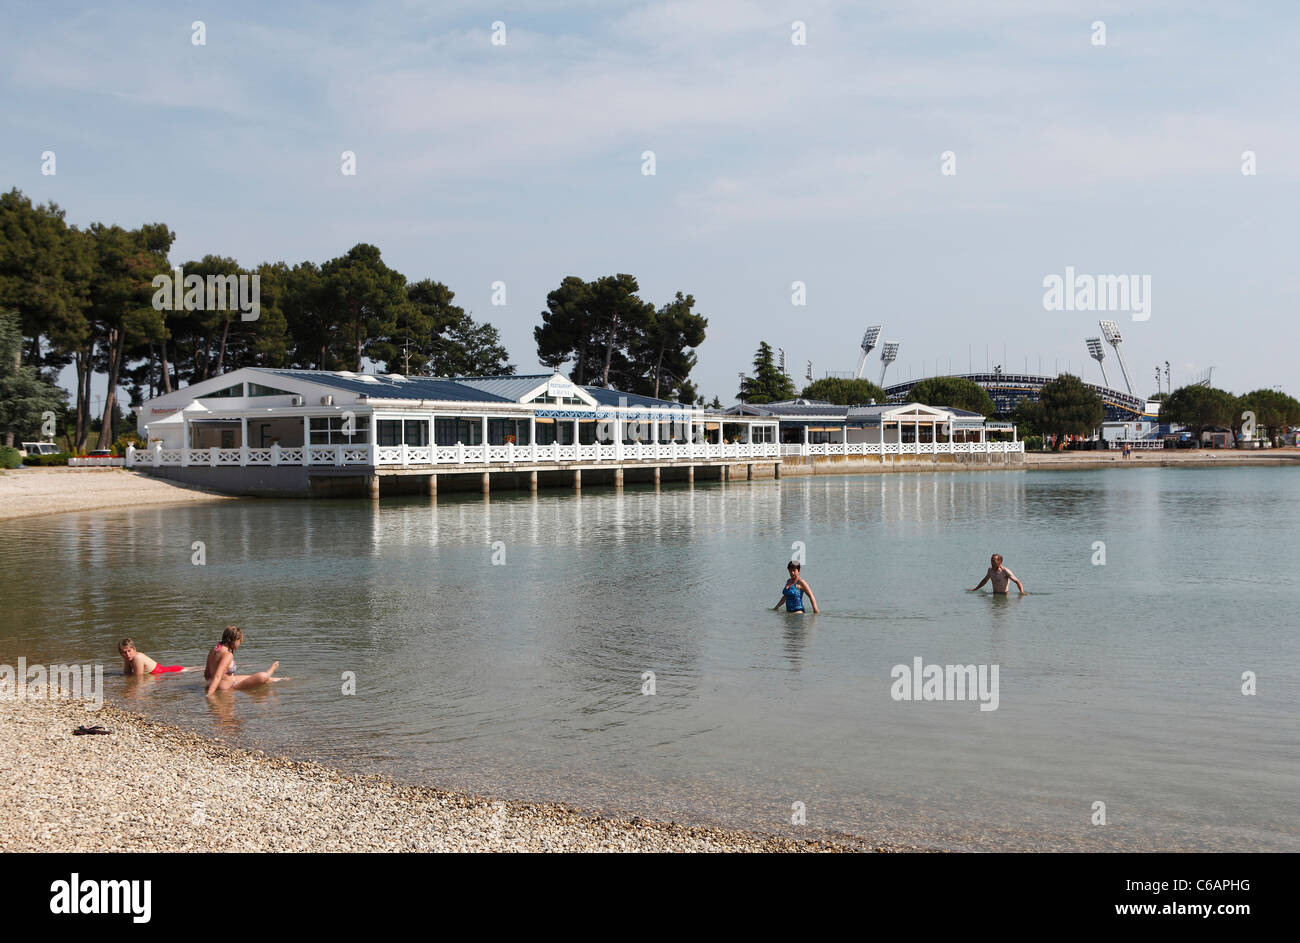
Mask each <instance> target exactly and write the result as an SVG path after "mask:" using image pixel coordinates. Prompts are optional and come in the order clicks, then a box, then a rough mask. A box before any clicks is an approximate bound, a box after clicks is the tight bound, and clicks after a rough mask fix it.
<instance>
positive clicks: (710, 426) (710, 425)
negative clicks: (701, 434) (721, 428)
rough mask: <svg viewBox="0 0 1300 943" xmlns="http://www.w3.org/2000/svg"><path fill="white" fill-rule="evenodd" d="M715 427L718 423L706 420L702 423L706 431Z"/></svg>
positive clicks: (710, 430) (711, 430)
mask: <svg viewBox="0 0 1300 943" xmlns="http://www.w3.org/2000/svg"><path fill="white" fill-rule="evenodd" d="M717 428H718V424H717V423H716V422H706V423H705V424H704V429H705V431H706V432H713V431H714V430H716V429H717Z"/></svg>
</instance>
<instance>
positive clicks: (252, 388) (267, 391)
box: [248, 383, 296, 396]
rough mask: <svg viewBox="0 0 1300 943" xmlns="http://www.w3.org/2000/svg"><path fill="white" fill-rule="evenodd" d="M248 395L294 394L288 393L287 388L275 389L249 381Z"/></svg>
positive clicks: (292, 394)
mask: <svg viewBox="0 0 1300 943" xmlns="http://www.w3.org/2000/svg"><path fill="white" fill-rule="evenodd" d="M248 395H249V396H295V395H296V394H294V393H290V392H289V391H288V390H277V389H276V388H275V387H273V386H262V384H260V383H250V384H248Z"/></svg>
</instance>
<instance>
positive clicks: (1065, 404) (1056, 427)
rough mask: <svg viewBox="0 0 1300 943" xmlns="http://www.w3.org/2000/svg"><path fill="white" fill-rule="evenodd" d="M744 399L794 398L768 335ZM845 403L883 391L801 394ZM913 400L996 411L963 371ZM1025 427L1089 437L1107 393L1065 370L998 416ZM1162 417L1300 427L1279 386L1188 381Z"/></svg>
mask: <svg viewBox="0 0 1300 943" xmlns="http://www.w3.org/2000/svg"><path fill="white" fill-rule="evenodd" d="M739 393H740V398H741V399H742V400H744V401H745V402H747V403H755V404H757V403H772V402H778V401H781V400H789V399H794V398H795V395H796V393H795V385H794V381H793V380H791V379H790V377H789V376H788V375H786V374H785V373H784V372H783V371H782V370H781V369H780V367H779V366H778V365H777V363H776V359H775V356H774V353H773V350H772V347H771V345H770V344H768V343H767V342H766V341H762V342H760V343H759V345H758V350H757V351H756V352H755V354H754V370H753V376H746V377H744V378H742V379H741V382H740V391H739ZM798 395H799V396H801V397H802V398H804V399H809V400H821V401H823V402H827V403H834V404H837V405H841V406H864V405H867V404H869V403H884V402H885V391H884V390H882V389H881V388H880V387H879V386H877V385H876V384H874V383H872V382H871V381H869V380H858V379H846V378H839V377H826V378H824V379H821V380H816V381H813V382H812V383H809V384H808V385H807V386H805V387H804V388H803V390H802V392H800V393H799V394H798ZM908 398H909V399H910V400H911V401H913V402H917V403H922V404H924V405H926V406H944V407H949V408H953V409H964V410H967V411H970V412H976V413H979V414H980V415H982V416H984V417H986V418H987V417H990V416H994V415H997V409H996V405H995V404H994V402H993V399H992V397H990V396H989V394H988V391H986V390H985V389H984V388H983V387H981V386H980V385H979V384H978V383H976V382H974V381H973V380H968V379H966V378H964V377H930V378H928V379H925V380H922V381H920V382H919V383H917V384H916V385H915V386H914V387H912V391H911V393H910V394H909V395H908ZM999 418H1001V419H1005V420H1010V421H1013V422H1015V423H1016V425H1017V426H1018V427H1019V428H1020V429H1021V430H1022V433H1025V432H1032V433H1034V434H1036V435H1042V436H1052V437H1055V438H1056V439H1057V440H1058V441H1063V440H1064V439H1065V437H1066V436H1087V435H1091V434H1092V433H1093V432H1095V431H1096V430H1097V429H1098V428H1100V426H1101V424H1102V422H1104V421H1105V405H1104V404H1103V403H1102V401H1101V397H1100V396H1099V395H1098V394H1097V393H1096V392H1095V391H1094V390H1093V389H1091V388H1090V387H1089V386H1088V385H1087V384H1086V383H1084V382H1083V380H1082V379H1080V378H1079V377H1077V376H1074V375H1072V374H1068V373H1066V374H1062V375H1060V376H1059V377H1056V378H1054V379H1052V380H1049V381H1048V382H1047V383H1044V384H1043V387H1042V389H1041V390H1040V391H1039V395H1038V398H1037V399H1036V400H1029V399H1025V400H1021V401H1020V403H1019V404H1018V405H1017V407H1016V410H1015V412H1014V413H1013V414H1012V415H1009V416H999ZM1159 418H1160V421H1161V422H1168V423H1173V424H1175V425H1180V426H1185V427H1186V428H1187V429H1188V430H1189V431H1190V432H1191V433H1192V435H1193V436H1194V437H1195V438H1196V439H1198V440H1199V439H1200V437H1201V433H1202V432H1204V431H1205V430H1206V429H1209V428H1212V427H1217V428H1223V429H1228V430H1231V431H1232V433H1233V436H1234V438H1235V439H1239V438H1240V437H1241V436H1242V434H1243V431H1244V430H1246V429H1248V428H1249V427H1251V426H1252V425H1253V427H1254V429H1255V430H1256V431H1257V432H1258V433H1261V434H1263V435H1265V436H1267V437H1268V438H1270V439H1272V438H1275V437H1276V436H1278V435H1280V434H1281V433H1282V432H1284V431H1285V430H1288V429H1294V428H1295V427H1296V426H1300V401H1297V400H1296V399H1295V398H1294V397H1292V396H1289V395H1287V394H1286V393H1283V392H1281V391H1280V390H1269V389H1258V390H1253V391H1251V392H1249V393H1245V394H1242V395H1241V396H1237V395H1234V394H1232V393H1229V392H1228V391H1227V390H1221V389H1217V388H1214V387H1207V386H1185V387H1181V388H1180V389H1177V390H1175V391H1174V392H1173V393H1172V394H1170V395H1169V396H1167V397H1162V402H1161V406H1160V416H1159Z"/></svg>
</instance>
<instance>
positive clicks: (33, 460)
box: [23, 452, 72, 466]
mask: <svg viewBox="0 0 1300 943" xmlns="http://www.w3.org/2000/svg"><path fill="white" fill-rule="evenodd" d="M71 457H72V453H71V452H57V453H55V454H54V455H29V456H27V457H26V458H25V459H23V464H24V465H28V466H32V465H66V464H68V459H70V458H71Z"/></svg>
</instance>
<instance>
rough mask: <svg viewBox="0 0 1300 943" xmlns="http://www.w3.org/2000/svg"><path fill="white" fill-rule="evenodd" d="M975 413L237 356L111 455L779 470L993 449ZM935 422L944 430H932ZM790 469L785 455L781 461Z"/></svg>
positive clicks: (359, 482) (374, 466)
mask: <svg viewBox="0 0 1300 943" xmlns="http://www.w3.org/2000/svg"><path fill="white" fill-rule="evenodd" d="M992 428H994V426H991V425H990V424H987V423H985V422H984V421H983V419H982V417H979V416H978V415H974V414H959V413H958V411H954V410H939V409H935V408H934V407H927V406H919V405H917V404H907V405H903V406H892V407H883V406H882V407H874V406H871V407H853V408H850V407H836V406H830V405H829V404H818V403H807V402H805V401H796V402H793V403H774V404H766V405H765V406H744V405H742V406H737V407H733V408H732V409H729V410H725V411H708V410H705V409H703V408H701V407H698V406H689V405H684V404H681V403H674V402H670V401H668V400H661V399H655V398H653V397H648V396H640V395H637V394H632V393H623V392H620V391H618V390H612V389H606V388H603V387H594V386H580V385H578V384H575V383H574V382H572V381H571V380H569V379H567V378H565V377H562V376H560V375H558V374H552V375H530V376H501V377H453V378H437V377H406V376H400V375H393V374H389V375H375V374H358V373H351V372H347V371H321V370H287V369H285V370H281V369H273V368H262V367H247V368H243V369H240V370H235V371H233V372H231V373H227V374H223V375H222V376H219V377H214V378H212V379H209V380H204V381H201V382H199V383H195V384H192V385H190V386H187V387H184V388H183V389H180V390H177V391H174V392H172V393H167V394H164V395H162V396H158V397H155V398H153V399H150V400H148V401H146V402H145V403H144V404H143V406H142V408H141V410H140V413H139V419H138V431H139V434H140V436H141V437H142V438H143V439H145V440H146V442H147V446H146V447H144V448H141V449H130V450H128V454H127V458H126V464H127V465H128V466H130V467H133V468H137V469H140V470H144V471H148V472H150V473H153V474H157V475H160V476H163V477H168V478H174V479H178V480H183V481H188V482H190V483H193V484H198V485H202V486H205V487H211V488H214V489H216V490H220V491H225V492H229V493H237V494H303V493H357V492H362V493H369V494H372V495H377V494H378V493H379V489H380V479H381V478H382V479H383V480H384V490H385V491H417V490H418V491H424V490H427V491H428V492H430V493H436V491H437V489H438V487H439V479H441V480H442V481H443V487H448V486H450V487H453V488H465V487H478V486H480V485H481V487H482V489H483V490H485V491H486V490H488V488H489V482H496V483H497V485H498V486H506V487H531V488H536V487H537V486H538V483H539V480H540V481H542V482H543V483H548V484H555V483H562V484H566V485H572V486H574V487H581V484H582V480H583V477H584V475H585V476H586V477H587V480H588V481H594V482H599V483H613V484H615V485H621V484H622V483H623V482H624V480H625V473H627V474H628V475H630V476H631V477H629V478H628V479H627V480H629V481H633V480H639V481H650V480H652V481H655V482H658V481H659V480H660V479H661V476H663V477H667V478H670V479H671V478H677V479H685V480H694V478H695V476H696V472H697V469H699V470H700V473H701V474H702V475H703V476H705V477H724V478H725V477H732V476H734V475H735V474H736V472H737V471H738V470H741V469H743V472H744V476H745V477H746V478H751V477H755V476H756V471H755V469H756V468H757V467H760V466H761V467H764V468H765V469H766V467H767V466H770V470H764V471H760V472H758V473H757V474H758V475H759V476H767V475H776V476H779V475H780V474H781V465H782V463H783V462H784V463H788V462H790V461H791V459H794V460H795V461H802V460H807V461H809V462H812V461H816V460H818V458H819V457H821V456H831V455H851V454H859V455H875V456H878V457H879V458H880V459H881V460H882V461H883V460H884V459H885V457H886V456H895V455H906V454H924V453H930V454H937V453H938V452H954V451H970V452H976V451H980V452H995V451H996V452H1004V451H1011V450H1012V449H1010V448H1007V446H1010V445H1012V444H1014V446H1015V449H1016V450H1018V448H1019V446H1020V443H1003V442H992V441H988V440H987V438H986V436H987V433H988V431H989V430H990V429H992ZM945 436H946V438H944V437H945ZM790 471H792V472H794V471H796V469H793V468H792V469H790Z"/></svg>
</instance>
